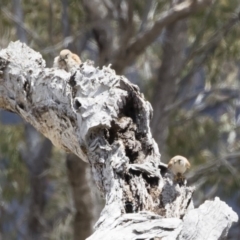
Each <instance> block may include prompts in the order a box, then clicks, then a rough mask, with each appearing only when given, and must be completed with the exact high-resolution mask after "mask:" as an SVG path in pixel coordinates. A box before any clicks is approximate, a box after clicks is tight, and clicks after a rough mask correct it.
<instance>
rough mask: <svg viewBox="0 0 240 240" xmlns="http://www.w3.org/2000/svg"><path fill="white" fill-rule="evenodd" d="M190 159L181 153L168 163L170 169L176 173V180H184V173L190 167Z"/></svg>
mask: <svg viewBox="0 0 240 240" xmlns="http://www.w3.org/2000/svg"><path fill="white" fill-rule="evenodd" d="M190 166H191V165H190V163H189V161H188V160H187V159H186V158H185V157H183V156H180V155H177V156H175V157H173V158H172V159H171V160H170V161H169V163H168V169H169V170H170V171H171V172H172V173H173V174H174V180H175V181H177V182H179V181H180V182H184V180H185V177H184V176H183V174H184V173H185V172H186V170H187V169H189V168H190Z"/></svg>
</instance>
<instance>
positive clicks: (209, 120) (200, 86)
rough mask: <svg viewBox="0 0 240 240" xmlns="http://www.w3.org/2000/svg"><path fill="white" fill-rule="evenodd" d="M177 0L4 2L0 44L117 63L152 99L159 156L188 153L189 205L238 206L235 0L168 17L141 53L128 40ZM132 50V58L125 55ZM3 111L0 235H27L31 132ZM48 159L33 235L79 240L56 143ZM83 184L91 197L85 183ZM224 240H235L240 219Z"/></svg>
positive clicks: (48, 55) (238, 6) (239, 78)
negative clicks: (217, 202)
mask: <svg viewBox="0 0 240 240" xmlns="http://www.w3.org/2000/svg"><path fill="white" fill-rule="evenodd" d="M181 2H183V1H181V0H172V1H167V0H164V1H163V0H148V1H138V0H130V1H126V0H103V1H100V0H81V1H78V0H61V1H60V0H55V1H53V0H43V1H37V0H32V1H26V0H12V1H8V0H0V3H1V4H0V49H1V48H5V47H7V45H8V44H9V42H10V41H16V40H21V41H23V42H25V43H27V44H28V45H29V46H30V47H31V48H33V49H35V50H36V51H39V52H40V53H41V54H42V55H43V58H44V59H45V60H46V63H47V66H48V67H51V66H52V62H53V58H54V57H55V56H56V55H58V53H59V51H60V50H61V49H62V48H69V49H71V50H72V51H73V52H75V53H77V54H79V55H80V56H81V58H82V59H83V61H85V60H87V59H91V60H93V61H94V62H95V65H96V66H103V65H108V64H113V68H115V70H116V72H117V73H119V74H124V75H126V76H127V77H128V79H129V80H130V81H132V82H133V83H135V84H138V85H139V86H140V88H141V91H142V92H144V94H145V96H146V97H147V98H148V100H149V101H150V102H151V103H152V105H153V107H154V119H153V124H152V132H153V135H154V137H155V139H156V141H157V142H158V144H159V148H160V152H161V154H162V161H164V162H167V161H168V160H169V158H170V157H172V156H174V155H177V154H180V155H184V156H186V157H188V158H189V159H190V161H191V163H192V170H191V171H190V172H189V173H188V179H189V183H190V184H193V185H195V186H196V192H195V196H194V198H195V205H196V206H198V205H199V204H201V203H202V202H203V201H205V200H206V199H212V198H214V197H215V196H219V197H220V198H221V199H222V200H224V201H226V202H227V203H228V204H229V205H230V206H231V207H232V208H233V209H234V210H235V211H237V212H238V214H240V167H239V166H240V164H239V163H240V141H239V140H240V130H239V125H240V91H239V89H240V86H239V85H240V72H239V67H240V62H239V57H240V41H239V37H240V28H239V27H240V25H239V11H240V3H239V0H231V1H229V0H218V1H217V0H216V1H211V3H209V4H208V5H207V6H206V7H204V8H202V9H199V11H193V12H192V13H190V14H189V15H187V16H186V17H184V18H183V19H180V18H179V19H176V20H175V21H174V22H171V23H170V24H166V25H165V28H163V29H161V30H159V34H158V35H157V37H156V38H154V39H153V40H152V41H149V42H148V43H146V44H145V45H143V48H142V49H141V51H139V52H134V49H133V48H131V47H130V48H129V49H128V48H127V47H128V46H132V45H131V44H132V43H134V42H137V40H138V37H139V36H141V35H144V34H146V32H147V31H148V30H149V29H150V30H151V29H152V27H153V26H154V25H155V23H156V22H157V20H158V19H159V18H161V17H162V16H163V13H164V11H167V10H169V9H170V8H171V7H173V6H174V5H176V4H179V3H181ZM209 2H210V1H209ZM131 49H133V53H132V54H133V56H134V57H132V58H131V59H130V57H129V59H128V55H127V53H129V52H131ZM121 52H124V53H125V52H126V57H122V55H121V54H120V53H121ZM129 55H130V54H129ZM174 61H176V62H174ZM178 64H179V66H178V67H177V65H178ZM0 119H1V124H0V186H1V188H0V210H1V212H0V230H1V236H0V239H10V240H11V239H33V238H27V236H28V230H27V229H28V227H27V225H29V221H30V218H28V217H27V216H28V214H29V204H30V202H31V200H30V199H31V196H32V195H31V191H32V190H31V184H30V183H31V177H30V176H32V175H33V174H32V172H31V171H32V168H31V167H29V164H28V163H27V161H25V160H24V157H23V155H24V154H23V151H24V149H25V150H26V148H28V143H27V142H28V140H27V136H26V131H27V130H26V127H24V123H23V121H22V120H20V119H17V118H16V116H13V115H8V114H6V113H5V112H3V111H1V113H0ZM159 126H160V127H159ZM38 138H39V139H40V140H39V141H40V142H41V141H44V140H43V137H42V136H40V137H39V136H38ZM23 146H25V147H23ZM43 149H44V148H43ZM31 154H33V153H32V152H31V151H29V152H28V157H30V158H31ZM47 162H48V164H49V165H48V166H45V165H44V166H45V167H43V170H42V172H41V176H44V180H43V181H45V183H46V185H45V187H44V191H43V192H42V195H43V198H44V204H43V205H41V206H42V207H41V211H40V213H41V216H39V215H38V216H37V218H39V219H40V220H41V221H40V220H39V222H40V223H41V224H40V225H39V226H40V228H39V229H40V230H39V229H38V230H37V231H36V232H37V235H38V238H34V239H84V238H83V237H82V236H78V237H76V229H74V227H73V226H76V221H77V220H76V219H77V218H76V216H75V218H74V213H75V212H76V209H77V208H78V207H77V205H76V204H77V203H76V199H74V196H73V197H72V194H71V188H70V187H69V175H71V172H70V173H69V172H68V174H67V168H66V154H65V153H63V152H61V151H60V150H58V149H55V148H53V150H51V154H50V156H49V157H48V158H47ZM84 168H85V167H84ZM84 171H85V170H84ZM87 179H88V178H86V181H89V180H87ZM70 182H71V181H70ZM79 184H82V182H79ZM72 188H74V187H73V185H72ZM72 190H73V189H72ZM73 191H74V190H73ZM89 191H90V192H91V193H93V194H92V195H91V196H96V195H94V193H95V192H94V191H93V190H92V189H91V187H90V189H89ZM78 194H80V195H81V194H82V193H81V192H79V193H78ZM91 201H92V202H93V204H94V205H99V207H98V210H96V213H94V214H93V215H94V216H92V218H91V221H89V224H90V225H91V227H92V224H93V222H94V221H96V219H97V218H98V215H99V211H100V210H99V209H101V207H102V202H101V200H100V203H99V199H94V197H93V199H92V200H91ZM30 209H31V208H30ZM77 211H79V210H77ZM80 212H81V210H80ZM82 216H84V215H82ZM42 222H44V223H42ZM74 224H75V225H74ZM74 232H75V234H74ZM88 234H89V233H88ZM228 239H240V225H239V223H238V224H236V225H235V226H234V227H232V228H231V231H230V233H229V236H228Z"/></svg>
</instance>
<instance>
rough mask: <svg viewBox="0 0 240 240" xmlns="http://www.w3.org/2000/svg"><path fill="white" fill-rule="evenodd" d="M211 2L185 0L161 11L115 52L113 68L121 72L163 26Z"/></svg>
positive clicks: (209, 0) (155, 36) (154, 37)
mask: <svg viewBox="0 0 240 240" xmlns="http://www.w3.org/2000/svg"><path fill="white" fill-rule="evenodd" d="M211 3H212V0H186V1H184V2H183V3H180V4H177V5H175V6H174V7H172V8H171V9H170V10H168V11H165V12H163V13H162V14H161V15H160V17H159V19H158V20H157V21H156V22H155V23H154V25H153V26H152V27H151V28H150V29H149V30H147V31H146V32H144V33H141V34H139V35H138V36H137V37H136V38H135V39H134V40H133V41H132V42H131V43H129V44H128V46H122V47H121V48H120V49H119V50H118V51H117V52H116V53H115V57H114V62H113V68H114V69H115V70H116V71H117V72H119V73H121V72H122V70H123V69H124V67H125V66H127V65H129V64H131V63H132V61H133V60H134V59H135V58H136V56H138V55H139V54H141V53H142V52H143V51H144V50H145V48H146V47H147V46H149V45H150V44H151V43H152V42H153V41H154V40H155V39H156V38H157V37H158V36H159V34H160V33H161V31H162V30H163V28H164V27H166V26H167V25H170V24H172V23H174V22H176V21H178V20H180V19H183V18H186V17H188V16H190V15H191V14H194V13H196V12H198V11H199V10H201V9H203V8H204V7H206V6H209V5H211Z"/></svg>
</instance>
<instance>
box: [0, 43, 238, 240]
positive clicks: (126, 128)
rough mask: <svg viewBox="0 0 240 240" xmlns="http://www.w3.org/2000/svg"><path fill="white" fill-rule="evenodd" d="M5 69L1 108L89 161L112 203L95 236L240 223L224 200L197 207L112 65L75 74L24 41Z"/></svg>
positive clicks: (162, 233) (164, 235)
mask: <svg viewBox="0 0 240 240" xmlns="http://www.w3.org/2000/svg"><path fill="white" fill-rule="evenodd" d="M0 71H1V75H0V107H2V108H4V109H8V110H10V111H13V112H16V113H18V114H19V115H21V116H22V117H23V118H24V119H25V120H26V121H28V122H30V123H31V124H32V125H33V126H34V127H35V128H37V129H38V130H39V131H40V132H42V133H43V134H44V135H45V136H46V137H48V138H49V139H50V140H51V141H52V142H53V143H54V144H55V145H57V146H59V147H61V148H63V149H65V150H66V151H69V152H72V153H74V154H76V155H77V156H79V157H80V158H81V159H83V160H85V161H89V163H90V165H91V168H92V171H93V174H94V178H95V181H96V183H97V185H98V187H99V188H100V190H101V191H102V192H103V193H104V195H105V198H106V206H105V208H104V209H103V211H102V213H101V217H100V218H99V220H98V222H97V223H96V226H95V228H96V231H95V233H94V234H93V235H92V236H90V237H89V238H88V239H91V240H93V239H115V240H116V239H201V240H202V239H219V238H222V237H224V236H225V235H226V234H227V232H228V229H229V228H230V226H231V224H232V222H235V221H237V219H238V217H237V215H236V213H235V212H233V211H232V209H231V208H230V207H228V206H227V205H226V204H225V203H224V202H221V201H220V200H219V199H218V198H216V199H215V200H214V201H206V202H205V203H204V204H203V205H201V206H200V207H199V208H198V209H194V207H193V203H192V200H191V199H192V194H193V190H194V189H193V188H192V187H188V186H179V185H178V184H175V183H173V180H172V176H171V175H170V174H169V173H168V172H166V166H165V165H164V164H162V163H161V161H160V154H159V151H158V147H157V145H156V143H155V141H154V139H153V138H152V135H151V131H150V128H149V121H150V118H151V115H152V108H151V105H150V104H149V103H148V102H147V101H146V100H145V99H144V96H143V95H142V94H141V93H140V92H139V89H138V87H137V86H135V85H133V84H131V83H130V82H129V81H128V80H127V79H126V78H124V77H123V76H118V75H116V74H115V72H114V71H113V70H112V69H111V68H110V67H103V69H98V68H95V67H94V66H93V65H92V63H91V62H85V63H84V64H82V65H81V66H80V67H79V69H78V70H77V71H76V72H75V73H74V74H73V75H70V73H67V72H65V71H63V70H55V69H48V68H45V61H44V60H43V59H42V57H41V55H40V54H39V53H36V52H34V51H33V50H31V49H30V48H28V47H27V46H26V45H25V44H22V43H20V42H16V43H10V45H9V46H8V48H7V49H4V50H2V51H1V52H0Z"/></svg>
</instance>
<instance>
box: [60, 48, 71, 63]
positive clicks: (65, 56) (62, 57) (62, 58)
mask: <svg viewBox="0 0 240 240" xmlns="http://www.w3.org/2000/svg"><path fill="white" fill-rule="evenodd" d="M71 54H72V52H71V51H70V50H68V49H63V50H62V51H61V52H60V54H59V56H60V61H66V60H67V59H68V58H69V56H70V55H71Z"/></svg>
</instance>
